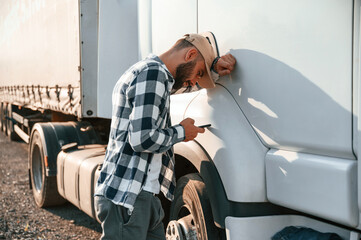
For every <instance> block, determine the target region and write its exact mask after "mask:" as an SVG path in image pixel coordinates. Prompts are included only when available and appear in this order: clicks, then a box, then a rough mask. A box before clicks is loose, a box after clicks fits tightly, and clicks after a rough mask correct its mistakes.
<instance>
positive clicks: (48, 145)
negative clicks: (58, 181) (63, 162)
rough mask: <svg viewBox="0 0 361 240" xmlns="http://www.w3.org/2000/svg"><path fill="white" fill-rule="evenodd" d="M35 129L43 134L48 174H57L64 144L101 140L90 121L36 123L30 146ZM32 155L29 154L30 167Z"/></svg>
mask: <svg viewBox="0 0 361 240" xmlns="http://www.w3.org/2000/svg"><path fill="white" fill-rule="evenodd" d="M35 131H38V132H39V134H40V136H41V141H42V145H43V150H44V157H45V159H46V160H45V161H46V163H45V164H46V176H56V173H57V169H56V160H57V156H58V153H59V152H60V150H61V147H62V146H64V145H66V144H69V143H73V142H76V143H77V144H78V145H86V144H95V143H99V142H100V141H99V140H98V137H97V135H96V133H95V130H94V128H93V127H92V126H91V125H90V124H89V123H88V122H47V123H36V124H35V125H34V127H33V129H32V131H31V135H30V142H29V146H31V144H32V139H33V135H34V132H35ZM29 154H30V151H29ZM30 157H31V156H30V155H29V168H30Z"/></svg>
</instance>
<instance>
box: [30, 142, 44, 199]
mask: <svg viewBox="0 0 361 240" xmlns="http://www.w3.org/2000/svg"><path fill="white" fill-rule="evenodd" d="M31 170H32V173H33V174H32V175H33V184H34V187H35V189H36V191H37V192H40V191H41V188H42V186H43V165H42V159H41V153H40V148H39V146H38V145H35V146H34V149H33V154H32V168H31Z"/></svg>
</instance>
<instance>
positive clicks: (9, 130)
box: [5, 104, 20, 141]
mask: <svg viewBox="0 0 361 240" xmlns="http://www.w3.org/2000/svg"><path fill="white" fill-rule="evenodd" d="M11 107H12V106H11V104H8V106H7V111H6V116H7V118H6V121H5V123H6V135H7V136H8V137H9V139H10V140H11V141H18V140H20V137H19V136H18V134H17V133H16V132H15V130H14V123H13V121H12V119H11V118H12V115H13V114H12V112H13V111H12V109H11Z"/></svg>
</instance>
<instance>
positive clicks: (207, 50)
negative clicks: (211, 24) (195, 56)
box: [183, 32, 219, 88]
mask: <svg viewBox="0 0 361 240" xmlns="http://www.w3.org/2000/svg"><path fill="white" fill-rule="evenodd" d="M183 39H185V40H186V41H188V42H190V43H191V44H192V45H193V46H194V47H196V48H197V49H198V51H199V52H200V53H201V54H202V56H203V58H204V64H205V66H206V70H207V72H206V74H204V75H203V77H202V78H201V79H199V80H198V84H199V85H200V86H201V87H202V88H214V87H215V86H216V85H215V81H216V80H217V78H215V79H214V78H212V74H211V67H212V63H213V60H214V59H215V58H216V57H218V56H219V53H218V47H217V42H216V38H215V37H214V35H213V33H211V32H204V33H200V34H197V33H191V34H186V35H184V37H183Z"/></svg>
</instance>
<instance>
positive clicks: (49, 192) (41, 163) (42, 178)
mask: <svg viewBox="0 0 361 240" xmlns="http://www.w3.org/2000/svg"><path fill="white" fill-rule="evenodd" d="M29 154H30V155H29V157H30V159H29V161H30V176H31V186H32V189H33V196H34V200H35V203H36V205H38V206H39V207H47V206H54V205H60V204H62V203H64V202H65V200H64V198H62V197H61V196H60V195H59V193H58V188H57V183H56V176H46V166H45V158H44V149H43V144H42V141H41V135H40V134H39V132H38V131H35V132H34V133H33V135H32V140H31V144H30V152H29Z"/></svg>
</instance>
